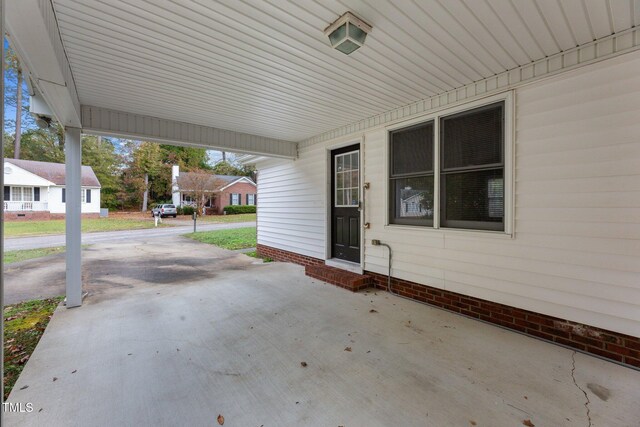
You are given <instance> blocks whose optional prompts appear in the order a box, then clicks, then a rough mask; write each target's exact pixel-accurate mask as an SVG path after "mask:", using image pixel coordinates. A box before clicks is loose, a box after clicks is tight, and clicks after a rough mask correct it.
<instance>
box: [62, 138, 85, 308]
mask: <svg viewBox="0 0 640 427" xmlns="http://www.w3.org/2000/svg"><path fill="white" fill-rule="evenodd" d="M64 154H65V161H66V178H65V193H66V194H65V199H66V200H65V205H66V206H65V212H66V215H65V221H66V244H67V255H66V256H67V308H71V307H78V306H80V305H82V253H81V250H82V229H81V218H82V204H81V193H80V192H81V191H82V140H81V131H80V128H73V127H66V128H65V129H64Z"/></svg>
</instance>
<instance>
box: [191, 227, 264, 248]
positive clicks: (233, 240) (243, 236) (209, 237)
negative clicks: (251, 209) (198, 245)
mask: <svg viewBox="0 0 640 427" xmlns="http://www.w3.org/2000/svg"><path fill="white" fill-rule="evenodd" d="M185 236H187V237H189V238H191V239H194V240H197V241H198V242H202V243H208V244H210V245H215V246H219V247H221V248H224V249H231V250H235V249H245V248H255V246H256V228H255V227H244V228H233V229H230V230H215V231H200V232H197V233H190V234H185Z"/></svg>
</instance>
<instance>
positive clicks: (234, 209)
mask: <svg viewBox="0 0 640 427" xmlns="http://www.w3.org/2000/svg"><path fill="white" fill-rule="evenodd" d="M224 213H226V214H227V215H235V214H246V213H256V207H255V206H252V205H248V206H247V205H244V206H237V205H230V206H226V207H225V208H224Z"/></svg>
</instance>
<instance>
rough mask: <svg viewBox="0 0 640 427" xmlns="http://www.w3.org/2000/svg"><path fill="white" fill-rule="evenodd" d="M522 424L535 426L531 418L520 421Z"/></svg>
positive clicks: (528, 426)
mask: <svg viewBox="0 0 640 427" xmlns="http://www.w3.org/2000/svg"><path fill="white" fill-rule="evenodd" d="M522 425H524V426H527V427H536V425H535V424H534V423H532V422H531V420H524V421H522Z"/></svg>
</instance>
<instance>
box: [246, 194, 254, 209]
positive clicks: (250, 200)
mask: <svg viewBox="0 0 640 427" xmlns="http://www.w3.org/2000/svg"><path fill="white" fill-rule="evenodd" d="M247 197H248V199H247V206H255V205H256V195H255V194H247Z"/></svg>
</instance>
